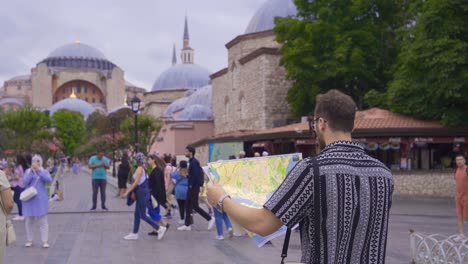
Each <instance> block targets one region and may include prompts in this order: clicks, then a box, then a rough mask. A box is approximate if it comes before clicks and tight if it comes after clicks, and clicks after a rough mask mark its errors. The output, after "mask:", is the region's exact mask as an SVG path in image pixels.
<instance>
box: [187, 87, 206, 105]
mask: <svg viewBox="0 0 468 264" xmlns="http://www.w3.org/2000/svg"><path fill="white" fill-rule="evenodd" d="M212 91H213V88H212V86H211V85H207V86H204V87H202V88H200V89H198V90H196V91H195V92H194V93H193V94H191V95H190V96H189V97H188V99H187V102H186V103H185V107H188V106H191V105H203V106H205V107H208V108H209V109H211V108H212V102H211V97H212V96H211V95H212Z"/></svg>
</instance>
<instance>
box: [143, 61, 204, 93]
mask: <svg viewBox="0 0 468 264" xmlns="http://www.w3.org/2000/svg"><path fill="white" fill-rule="evenodd" d="M210 75H211V73H210V71H208V70H207V69H205V68H203V67H201V66H199V65H196V64H177V65H174V66H172V67H171V68H169V69H167V70H166V71H164V72H163V73H161V75H160V76H159V77H158V79H157V80H156V81H155V82H154V84H153V89H152V91H163V90H176V89H195V88H200V87H203V86H205V85H208V84H209V83H210Z"/></svg>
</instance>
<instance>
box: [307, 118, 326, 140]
mask: <svg viewBox="0 0 468 264" xmlns="http://www.w3.org/2000/svg"><path fill="white" fill-rule="evenodd" d="M320 118H322V119H323V121H324V122H327V120H326V119H324V118H323V117H320V116H319V117H316V118H309V133H310V137H311V138H313V139H315V138H317V132H315V124H316V123H317V122H318V121H319V120H320Z"/></svg>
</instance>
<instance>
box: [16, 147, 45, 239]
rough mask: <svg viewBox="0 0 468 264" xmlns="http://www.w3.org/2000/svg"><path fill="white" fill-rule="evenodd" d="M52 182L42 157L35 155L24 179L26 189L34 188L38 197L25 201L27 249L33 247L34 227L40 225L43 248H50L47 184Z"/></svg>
mask: <svg viewBox="0 0 468 264" xmlns="http://www.w3.org/2000/svg"><path fill="white" fill-rule="evenodd" d="M50 182H52V177H51V176H50V173H49V172H48V171H47V170H46V169H44V168H43V167H42V157H41V156H39V155H34V157H33V158H32V164H31V168H30V169H28V170H27V171H26V176H25V178H24V183H25V187H26V188H29V187H31V186H34V187H35V188H36V190H37V195H36V196H34V197H32V198H31V199H29V200H27V201H23V213H24V216H25V217H26V244H25V246H26V247H31V246H32V245H33V240H34V226H36V223H39V228H40V231H41V239H42V247H43V248H49V223H48V221H47V214H48V213H49V199H48V197H47V187H46V184H47V183H50Z"/></svg>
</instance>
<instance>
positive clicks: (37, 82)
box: [31, 63, 52, 108]
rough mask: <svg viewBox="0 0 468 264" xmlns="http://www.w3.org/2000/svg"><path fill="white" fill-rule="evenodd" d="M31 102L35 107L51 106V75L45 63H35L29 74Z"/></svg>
mask: <svg viewBox="0 0 468 264" xmlns="http://www.w3.org/2000/svg"><path fill="white" fill-rule="evenodd" d="M31 83H32V96H31V103H32V105H34V106H35V107H42V108H49V107H51V106H52V76H51V74H50V73H49V68H48V67H47V65H46V64H45V63H41V64H39V65H37V67H36V68H34V69H33V70H32V74H31Z"/></svg>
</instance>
